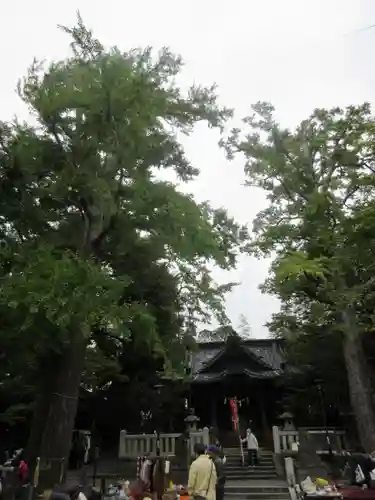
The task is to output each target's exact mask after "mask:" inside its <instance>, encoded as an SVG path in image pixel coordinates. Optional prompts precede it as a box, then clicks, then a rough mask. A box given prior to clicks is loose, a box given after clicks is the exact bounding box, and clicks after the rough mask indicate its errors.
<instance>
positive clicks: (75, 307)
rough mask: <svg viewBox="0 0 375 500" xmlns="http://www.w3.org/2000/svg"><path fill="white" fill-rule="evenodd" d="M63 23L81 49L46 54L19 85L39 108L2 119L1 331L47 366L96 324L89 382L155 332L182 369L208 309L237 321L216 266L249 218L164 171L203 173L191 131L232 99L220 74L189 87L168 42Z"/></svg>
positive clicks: (234, 250) (214, 119)
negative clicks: (188, 150)
mask: <svg viewBox="0 0 375 500" xmlns="http://www.w3.org/2000/svg"><path fill="white" fill-rule="evenodd" d="M63 30H64V31H65V32H66V33H67V34H68V35H69V36H70V37H71V40H72V45H71V46H72V54H71V56H70V57H68V58H67V59H65V60H62V61H55V62H53V63H51V64H50V65H49V66H46V65H45V64H43V63H41V62H39V61H34V62H33V64H32V65H31V67H30V68H29V71H28V74H27V76H26V77H25V78H24V79H22V80H21V81H20V83H19V86H18V93H19V95H20V97H21V99H23V101H24V102H25V103H26V104H27V106H28V108H29V110H30V113H31V114H32V117H33V121H32V122H30V123H23V122H20V121H17V120H15V121H13V122H10V123H4V122H1V123H0V190H1V193H2V196H1V197H0V240H1V246H0V280H1V282H0V308H1V310H3V311H4V313H5V314H4V317H2V324H1V327H0V342H1V345H3V344H4V345H5V344H6V345H7V346H8V347H9V346H14V345H15V344H17V343H21V344H22V346H23V352H22V354H21V353H20V352H16V353H15V354H14V356H15V358H14V361H15V360H17V363H15V364H14V366H13V367H12V368H11V367H10V366H8V368H7V370H8V371H7V373H12V374H14V375H16V374H17V373H19V372H18V370H19V366H21V365H22V362H24V361H26V360H27V362H30V363H31V365H32V366H35V371H36V372H38V369H40V366H39V361H40V359H41V357H42V356H44V355H45V354H46V353H48V352H49V351H51V352H55V353H59V352H60V351H61V350H63V349H64V348H65V345H66V341H67V339H68V338H69V335H68V334H69V331H71V330H72V329H76V327H77V326H79V327H80V331H81V333H84V334H85V335H86V336H87V342H88V343H89V345H91V344H90V342H91V341H92V339H94V338H95V341H94V343H93V344H92V345H91V348H90V349H89V350H88V353H87V360H86V369H85V373H84V380H83V384H84V386H86V387H91V388H92V387H99V388H102V387H104V386H105V385H106V383H107V382H108V381H109V379H111V378H114V379H115V378H116V377H118V376H119V364H118V361H119V360H118V358H119V356H120V355H121V352H122V349H123V344H122V343H121V342H125V344H124V345H126V342H133V341H135V342H136V343H137V342H139V343H140V344H143V343H145V342H146V344H147V345H148V349H149V352H150V354H151V356H156V357H157V358H158V359H160V357H161V358H162V359H164V365H165V369H166V370H167V371H169V372H171V371H173V370H174V369H175V367H176V366H178V365H181V360H182V359H183V352H184V345H185V342H189V341H190V339H191V335H192V334H193V333H194V331H195V325H196V322H197V321H206V322H207V321H209V320H210V319H211V317H212V315H214V316H215V317H216V318H218V319H219V320H220V321H221V322H225V321H226V316H225V309H224V297H225V293H226V292H227V291H228V290H230V289H231V286H232V285H230V284H229V285H220V286H219V285H217V284H216V283H215V282H214V281H213V279H212V276H211V273H210V271H209V268H210V267H211V266H212V265H219V266H221V267H222V268H224V269H229V268H232V267H233V266H234V265H235V262H236V257H237V255H238V253H239V251H240V250H241V246H242V245H243V244H245V242H246V239H247V232H246V229H245V228H244V227H241V226H239V225H238V224H236V223H235V221H234V220H233V219H232V218H231V217H229V216H228V215H227V213H226V212H225V210H223V209H214V208H212V207H211V206H209V204H208V203H202V204H198V203H196V202H195V200H194V199H193V197H192V196H191V195H189V194H184V193H182V192H181V191H179V189H178V187H177V186H176V185H173V184H171V183H169V182H164V181H162V180H160V178H159V177H158V171H159V170H164V169H171V170H173V171H174V172H175V173H176V175H177V176H178V178H179V179H180V181H182V182H186V181H189V180H191V179H193V178H194V177H196V176H197V175H198V173H199V170H198V168H197V167H196V166H193V165H192V164H191V163H190V161H189V159H188V158H187V156H186V154H185V151H184V149H183V146H182V144H181V142H180V140H179V138H180V137H181V134H185V135H188V134H190V133H191V132H192V130H193V129H194V126H195V124H196V123H198V122H202V121H203V122H205V123H206V124H207V125H208V126H209V127H213V128H218V129H219V130H222V129H223V127H224V125H225V123H226V120H227V119H228V118H229V117H230V116H231V114H232V111H231V110H229V109H227V108H225V107H221V106H219V105H218V103H217V96H216V89H215V86H212V87H208V88H206V87H201V86H192V87H191V88H189V89H188V90H187V91H186V92H184V91H182V90H181V89H180V88H179V87H178V85H177V83H176V81H177V79H176V76H177V75H178V74H179V72H180V70H181V68H182V60H181V58H180V57H179V56H175V55H174V54H172V53H171V52H170V51H169V50H168V49H166V48H164V49H162V50H161V51H160V52H159V53H155V52H154V51H153V50H151V48H147V49H145V50H141V49H137V50H130V51H128V52H122V51H121V50H120V49H118V48H117V47H112V48H109V49H107V48H105V47H104V46H103V45H102V44H101V43H100V42H99V41H98V40H96V39H95V38H94V36H93V35H92V33H91V32H90V31H89V30H88V29H86V27H85V26H84V25H83V22H82V20H81V19H80V17H79V18H78V23H77V25H76V26H75V27H73V28H66V27H64V28H63ZM4 319H5V321H3V320H4ZM185 334H186V338H185ZM108 336H112V337H113V338H116V337H117V338H119V339H121V342H120V343H116V341H114V345H115V352H113V351H112V347H113V346H112V347H110V346H109V344H108V343H107V344H106V346H105V347H103V345H104V343H105V342H106V341H105V339H107V338H108ZM100 342H102V344H101V345H99V344H100ZM177 353H178V354H177ZM172 368H173V369H172Z"/></svg>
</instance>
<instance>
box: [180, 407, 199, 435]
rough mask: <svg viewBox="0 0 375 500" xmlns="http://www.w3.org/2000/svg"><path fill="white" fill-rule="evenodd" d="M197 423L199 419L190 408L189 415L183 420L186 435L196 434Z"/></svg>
mask: <svg viewBox="0 0 375 500" xmlns="http://www.w3.org/2000/svg"><path fill="white" fill-rule="evenodd" d="M199 421H200V418H199V417H197V416H196V415H195V413H194V408H192V409H191V410H190V415H188V416H187V417H186V418H185V420H184V422H185V424H186V430H187V432H188V433H190V432H196V431H197V426H198V422H199Z"/></svg>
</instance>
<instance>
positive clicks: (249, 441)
mask: <svg viewBox="0 0 375 500" xmlns="http://www.w3.org/2000/svg"><path fill="white" fill-rule="evenodd" d="M242 442H243V443H246V445H247V460H248V463H247V464H248V466H249V467H254V466H255V465H256V464H257V462H258V450H259V444H258V440H257V438H256V437H255V435H254V434H253V432H252V430H251V429H250V428H249V429H247V431H246V437H245V438H244V439H242Z"/></svg>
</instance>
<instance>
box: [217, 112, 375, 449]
mask: <svg viewBox="0 0 375 500" xmlns="http://www.w3.org/2000/svg"><path fill="white" fill-rule="evenodd" d="M253 111H254V114H253V115H252V116H250V117H249V118H247V119H246V123H247V125H248V127H249V128H250V132H249V133H248V135H247V136H246V137H243V136H242V134H241V132H240V131H239V130H234V131H233V134H232V136H231V137H230V138H229V140H228V142H227V144H226V146H227V148H228V152H229V154H230V155H233V154H235V153H236V152H242V153H244V154H245V156H246V158H247V161H246V166H245V171H246V174H247V176H248V184H249V185H252V186H256V187H258V188H261V189H263V190H264V191H265V192H266V193H267V198H268V201H269V205H268V207H267V208H266V209H265V210H263V211H261V212H260V213H259V214H258V216H257V217H256V219H255V221H254V237H253V241H252V243H251V245H250V251H251V252H253V253H255V254H257V255H268V256H270V255H272V256H274V255H275V256H276V257H275V258H274V260H273V264H272V269H271V273H270V276H269V279H268V280H267V282H266V284H265V287H264V289H265V290H266V291H268V292H271V293H275V294H277V295H278V296H279V298H280V299H281V301H282V305H283V306H282V307H283V312H284V313H286V314H289V315H293V316H295V317H297V318H303V315H304V314H306V313H307V312H308V313H309V314H313V316H314V318H315V320H314V321H316V324H317V325H318V326H324V325H325V324H331V325H334V327H335V328H337V329H338V330H339V331H340V333H341V335H342V340H343V342H342V345H343V352H344V357H345V362H346V369H347V373H348V381H349V392H350V398H351V404H352V407H353V410H354V412H355V415H356V420H357V427H358V431H359V436H360V439H361V442H362V444H363V446H364V447H365V448H366V449H368V450H373V449H375V414H374V407H373V397H372V388H371V382H370V377H369V376H368V370H367V364H366V359H365V356H364V352H363V345H362V339H361V334H362V332H363V329H364V323H363V321H362V320H363V316H362V315H360V314H359V313H358V310H359V306H360V305H361V304H362V303H363V302H364V301H365V302H366V301H369V299H370V298H371V297H372V296H373V290H374V285H373V284H374V279H373V275H374V270H375V269H374V259H373V258H372V255H373V252H374V250H375V238H374V236H375V223H374V222H375V217H374V216H375V189H374V181H375V176H374V173H375V169H374V164H375V157H374V152H375V120H374V118H373V116H372V114H371V111H370V106H369V105H368V104H364V105H363V106H358V107H354V106H350V107H348V108H346V109H339V108H335V109H332V110H322V109H320V110H316V111H315V112H314V113H313V114H312V115H311V117H310V118H308V119H307V120H304V121H303V122H302V123H301V124H300V125H299V126H298V127H297V128H296V129H295V130H293V131H291V130H286V129H283V128H281V127H280V125H278V124H277V123H276V121H275V119H274V117H273V111H274V110H273V108H272V106H271V105H268V104H264V103H263V104H262V103H258V104H257V105H255V106H254V107H253ZM367 321H368V319H367ZM328 331H329V330H328Z"/></svg>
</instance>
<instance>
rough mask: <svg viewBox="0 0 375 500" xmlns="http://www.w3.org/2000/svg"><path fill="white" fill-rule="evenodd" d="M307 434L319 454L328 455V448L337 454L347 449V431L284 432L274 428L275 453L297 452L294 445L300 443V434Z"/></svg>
mask: <svg viewBox="0 0 375 500" xmlns="http://www.w3.org/2000/svg"><path fill="white" fill-rule="evenodd" d="M301 433H306V434H308V435H309V437H310V438H311V439H313V440H314V442H315V444H316V452H317V453H327V450H328V448H331V449H332V450H333V451H335V452H341V451H343V450H345V449H347V443H346V436H345V431H343V430H340V429H299V430H284V429H282V428H280V427H277V426H273V428H272V434H273V446H274V452H275V453H287V452H290V451H295V446H293V445H294V443H299V442H300V434H301Z"/></svg>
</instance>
